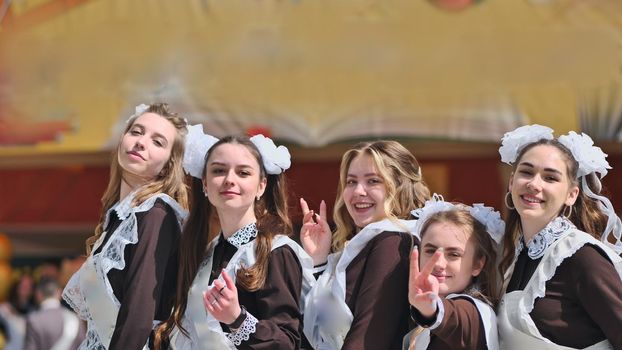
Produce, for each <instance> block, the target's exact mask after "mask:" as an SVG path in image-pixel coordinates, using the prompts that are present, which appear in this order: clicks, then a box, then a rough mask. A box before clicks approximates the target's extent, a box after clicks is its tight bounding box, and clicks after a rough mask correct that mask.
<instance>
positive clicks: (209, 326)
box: [170, 235, 315, 350]
mask: <svg viewBox="0 0 622 350" xmlns="http://www.w3.org/2000/svg"><path fill="white" fill-rule="evenodd" d="M219 240H220V236H218V237H216V238H215V239H214V240H212V242H210V244H209V245H208V252H207V257H206V259H205V262H204V263H203V264H202V265H201V267H200V268H199V271H198V273H197V276H196V277H195V279H194V281H193V282H192V285H191V286H190V290H189V292H188V304H187V305H186V312H185V314H184V317H183V319H182V325H183V327H184V329H185V330H186V331H188V333H189V337H188V336H186V335H184V334H183V333H181V330H180V329H178V328H177V327H175V328H174V329H173V331H172V333H171V342H170V343H171V349H173V350H190V349H192V350H198V349H209V350H221V349H222V350H225V349H235V348H236V347H235V345H234V344H233V342H232V341H231V340H230V339H229V338H228V337H227V333H225V332H224V331H223V330H222V327H221V326H220V322H219V321H218V320H216V318H214V316H212V314H210V313H209V312H207V310H206V309H205V306H204V304H203V292H204V291H206V290H207V289H208V287H211V286H213V282H212V284H211V285H210V284H209V279H210V275H211V272H212V263H213V255H214V249H215V248H216V245H217V244H218V242H219ZM284 245H287V246H289V247H290V248H291V249H292V250H293V251H294V253H295V254H296V256H297V257H298V260H299V261H300V264H301V265H302V274H303V278H302V282H303V283H302V290H301V294H302V295H301V299H300V301H301V305H303V304H302V303H303V301H304V300H305V298H306V295H307V293H308V292H309V290H310V289H311V287H312V286H313V284H315V278H314V277H313V272H312V269H313V261H312V259H311V257H310V256H309V255H308V254H307V253H306V252H305V251H304V249H302V247H301V246H300V245H298V244H297V243H296V242H294V241H293V240H292V239H290V238H289V237H287V236H284V235H277V236H275V237H274V238H273V239H272V250H275V249H277V248H279V247H282V246H284ZM255 246H256V241H255V240H253V241H251V242H249V243H246V244H243V245H242V246H240V247H239V248H238V250H237V251H236V252H235V254H234V255H233V257H232V258H231V260H229V262H228V263H227V266H226V267H225V268H224V271H226V272H227V274H228V275H229V276H230V277H231V279H232V280H233V282H235V278H236V273H237V271H238V269H239V268H240V267H241V266H252V265H253V264H255V262H256V258H255ZM301 310H303V308H302V306H301ZM253 332H254V330H252V331H251V332H250V333H253ZM246 340H248V339H246Z"/></svg>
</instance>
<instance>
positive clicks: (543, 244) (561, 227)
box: [516, 216, 575, 260]
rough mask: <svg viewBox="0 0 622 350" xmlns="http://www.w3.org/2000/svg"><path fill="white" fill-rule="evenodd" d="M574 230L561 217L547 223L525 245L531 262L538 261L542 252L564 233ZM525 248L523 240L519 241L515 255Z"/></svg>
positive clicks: (568, 222) (570, 223)
mask: <svg viewBox="0 0 622 350" xmlns="http://www.w3.org/2000/svg"><path fill="white" fill-rule="evenodd" d="M572 228H575V226H574V225H573V224H572V222H570V220H568V219H567V218H565V217H563V216H558V217H556V218H555V219H554V220H553V221H551V222H549V223H548V224H547V225H546V226H545V227H544V228H543V229H542V230H540V232H538V233H537V234H536V235H535V236H534V237H533V238H532V239H531V241H529V243H528V244H527V249H528V250H527V255H529V257H530V258H531V259H532V260H535V259H539V258H541V257H542V256H543V255H544V252H545V251H546V249H547V248H548V247H550V246H551V245H552V244H553V243H555V242H557V240H558V239H559V238H560V237H561V236H562V235H563V234H564V232H566V231H568V230H570V229H572ZM524 248H525V243H524V241H523V239H521V240H520V241H519V244H518V247H517V249H516V255H517V256H518V254H519V253H520V252H521V251H522V250H523V249H524Z"/></svg>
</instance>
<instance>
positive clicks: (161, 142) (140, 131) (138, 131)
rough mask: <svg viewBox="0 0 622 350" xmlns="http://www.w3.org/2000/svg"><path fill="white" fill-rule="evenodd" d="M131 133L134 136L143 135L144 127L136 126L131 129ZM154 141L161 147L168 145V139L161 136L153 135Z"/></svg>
mask: <svg viewBox="0 0 622 350" xmlns="http://www.w3.org/2000/svg"><path fill="white" fill-rule="evenodd" d="M129 134H130V135H132V136H142V135H144V134H145V132H144V130H143V129H142V128H140V127H138V126H134V127H133V128H132V129H130V131H129ZM152 142H153V144H154V145H155V146H156V147H159V148H164V147H166V141H165V140H164V139H163V138H162V137H160V136H155V137H153V138H152Z"/></svg>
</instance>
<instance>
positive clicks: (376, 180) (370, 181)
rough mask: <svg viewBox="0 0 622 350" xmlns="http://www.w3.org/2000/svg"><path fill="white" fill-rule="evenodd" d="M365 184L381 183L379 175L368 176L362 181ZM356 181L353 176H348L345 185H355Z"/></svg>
mask: <svg viewBox="0 0 622 350" xmlns="http://www.w3.org/2000/svg"><path fill="white" fill-rule="evenodd" d="M364 182H365V184H366V185H367V186H377V185H381V184H382V179H380V178H379V177H370V178H368V179H367V180H365V181H364ZM357 184H358V181H357V180H356V179H354V178H349V179H347V180H346V186H348V187H350V186H356V185H357Z"/></svg>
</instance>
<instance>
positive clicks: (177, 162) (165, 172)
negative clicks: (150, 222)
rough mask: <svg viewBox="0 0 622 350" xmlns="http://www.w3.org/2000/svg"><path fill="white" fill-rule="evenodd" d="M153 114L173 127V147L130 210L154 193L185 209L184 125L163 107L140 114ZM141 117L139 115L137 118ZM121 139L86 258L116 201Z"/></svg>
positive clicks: (118, 191) (132, 122)
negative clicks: (161, 166) (175, 131)
mask: <svg viewBox="0 0 622 350" xmlns="http://www.w3.org/2000/svg"><path fill="white" fill-rule="evenodd" d="M145 113H154V114H157V115H159V116H161V117H163V118H165V119H166V120H168V121H169V122H171V124H173V126H174V127H175V129H176V130H177V133H176V134H175V140H174V142H173V147H172V148H171V155H170V157H169V160H168V162H166V164H165V165H164V167H163V168H162V170H161V171H160V173H159V174H158V176H157V177H156V178H155V179H154V180H153V181H151V182H149V183H148V184H146V185H144V186H142V187H141V188H140V189H139V190H138V191H137V192H136V195H135V197H134V200H133V202H132V206H136V205H140V204H141V203H142V202H144V201H145V200H146V199H148V198H149V197H151V196H153V195H154V194H156V193H165V194H167V195H169V196H171V198H173V199H175V200H176V201H177V202H178V203H179V204H180V205H181V206H182V207H184V208H187V207H188V190H187V186H186V184H185V174H184V170H183V168H182V160H183V156H184V141H185V136H186V133H187V129H186V121H185V120H184V119H183V118H182V117H180V116H178V115H177V113H174V112H171V111H170V110H169V107H168V104H166V103H154V104H151V105H150V106H149V108H147V110H145V112H143V114H145ZM141 115H142V114H141ZM138 117H140V115H135V116H133V117H132V118H131V119H130V120H128V122H127V127H126V128H125V130H124V131H123V134H124V135H125V134H127V133H128V132H129V130H130V129H131V128H132V127H133V126H134V122H135V121H136V119H137V118H138ZM121 141H122V137H121V138H120V139H119V142H118V144H117V147H115V149H114V151H113V152H112V161H111V164H110V180H109V181H108V187H107V188H106V191H105V192H104V194H103V196H102V198H101V203H102V209H101V212H100V214H99V222H98V224H97V226H96V227H95V234H94V235H93V236H91V237H89V238H87V240H86V254H87V255H89V254H90V253H91V249H92V248H93V244H94V243H95V241H97V239H98V238H99V237H100V236H101V235H102V233H103V231H104V227H103V225H104V222H105V220H106V213H107V212H108V210H109V209H110V208H112V206H113V205H114V204H115V203H117V202H118V201H119V199H120V193H121V180H122V169H121V165H120V164H119V147H121Z"/></svg>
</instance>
